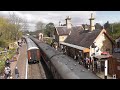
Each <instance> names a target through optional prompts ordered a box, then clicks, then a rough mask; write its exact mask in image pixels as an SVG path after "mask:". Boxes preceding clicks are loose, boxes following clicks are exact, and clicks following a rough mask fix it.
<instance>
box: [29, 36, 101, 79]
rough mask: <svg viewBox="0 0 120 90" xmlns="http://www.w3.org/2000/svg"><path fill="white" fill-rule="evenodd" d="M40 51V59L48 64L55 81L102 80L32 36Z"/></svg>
mask: <svg viewBox="0 0 120 90" xmlns="http://www.w3.org/2000/svg"><path fill="white" fill-rule="evenodd" d="M30 39H32V40H33V42H35V44H36V45H37V46H38V48H39V49H40V55H41V56H40V58H41V59H43V60H44V62H45V63H46V64H47V66H48V68H49V70H50V71H51V72H52V74H53V77H54V78H55V79H100V78H99V77H97V76H96V75H95V74H93V73H92V72H91V71H88V70H87V69H86V68H84V67H83V66H82V65H80V64H79V63H77V62H76V61H74V60H73V59H72V58H70V57H68V56H66V55H64V54H62V53H61V52H59V51H57V50H55V49H54V48H52V47H51V46H49V45H47V44H45V43H43V42H40V41H39V40H38V39H35V38H33V37H32V36H30Z"/></svg>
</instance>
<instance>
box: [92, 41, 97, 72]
mask: <svg viewBox="0 0 120 90" xmlns="http://www.w3.org/2000/svg"><path fill="white" fill-rule="evenodd" d="M96 47H97V46H95V42H93V44H92V48H94V53H93V57H94V56H95V48H96ZM92 65H93V72H94V58H93V64H92Z"/></svg>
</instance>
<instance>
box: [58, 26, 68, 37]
mask: <svg viewBox="0 0 120 90" xmlns="http://www.w3.org/2000/svg"><path fill="white" fill-rule="evenodd" d="M56 31H57V33H58V35H59V36H62V35H69V33H70V29H67V27H66V26H59V27H56Z"/></svg>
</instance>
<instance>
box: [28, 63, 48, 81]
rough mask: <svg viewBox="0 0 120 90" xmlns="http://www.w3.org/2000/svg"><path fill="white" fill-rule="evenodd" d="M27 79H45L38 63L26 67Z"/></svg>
mask: <svg viewBox="0 0 120 90" xmlns="http://www.w3.org/2000/svg"><path fill="white" fill-rule="evenodd" d="M28 79H46V76H45V74H44V71H43V69H42V66H41V64H40V63H39V64H30V65H28Z"/></svg>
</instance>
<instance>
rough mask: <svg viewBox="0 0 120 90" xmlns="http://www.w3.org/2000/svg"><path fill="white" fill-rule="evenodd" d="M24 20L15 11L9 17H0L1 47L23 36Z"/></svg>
mask: <svg viewBox="0 0 120 90" xmlns="http://www.w3.org/2000/svg"><path fill="white" fill-rule="evenodd" d="M23 21H24V20H23V19H22V18H20V17H18V16H17V15H15V14H14V13H13V14H9V18H4V17H0V47H1V46H7V45H8V44H9V43H10V42H14V41H16V40H18V39H19V38H21V36H22V33H23V32H22V28H23V25H24V23H23ZM3 44H4V45H3Z"/></svg>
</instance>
